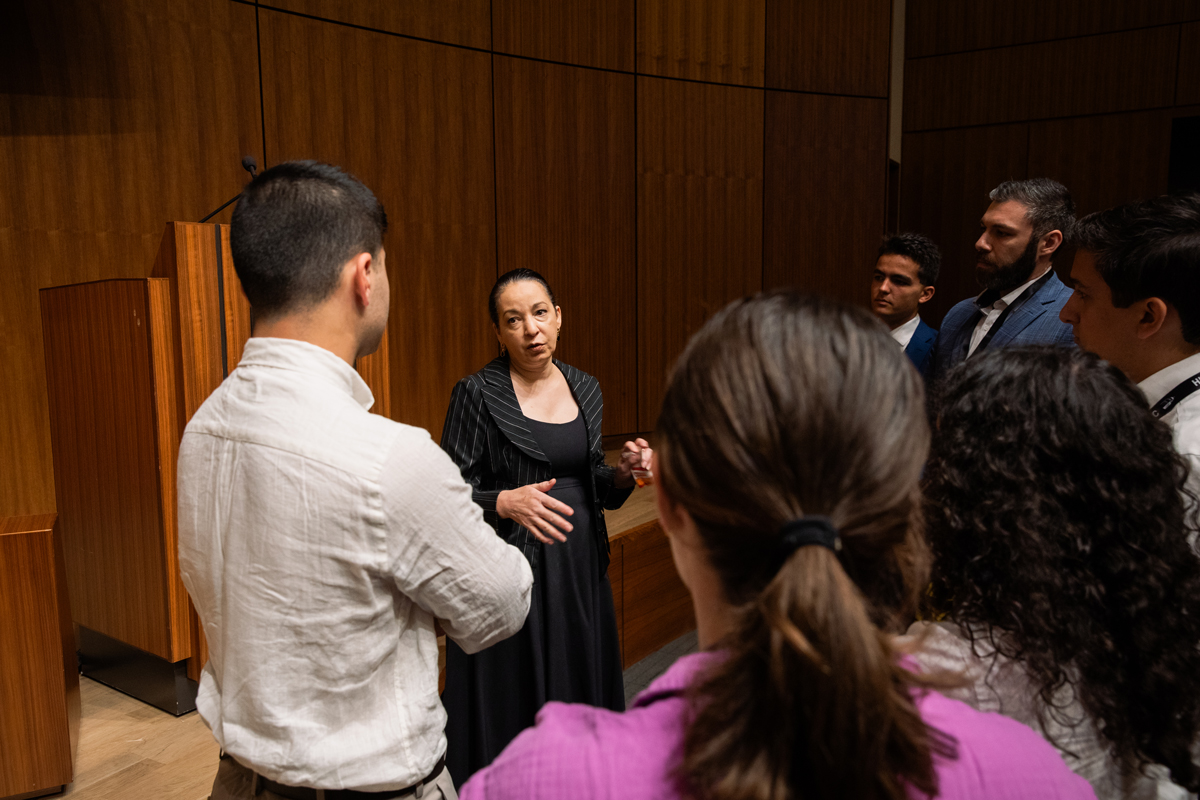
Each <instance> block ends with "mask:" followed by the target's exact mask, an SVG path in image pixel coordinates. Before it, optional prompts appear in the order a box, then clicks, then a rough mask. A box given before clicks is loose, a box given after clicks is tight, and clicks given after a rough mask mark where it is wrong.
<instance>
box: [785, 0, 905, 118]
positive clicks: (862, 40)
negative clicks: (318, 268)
mask: <svg viewBox="0 0 1200 800" xmlns="http://www.w3.org/2000/svg"><path fill="white" fill-rule="evenodd" d="M891 38H892V4H891V0H842V1H841V2H837V3H830V2H826V0H771V2H769V3H767V60H766V67H767V88H769V89H792V90H795V91H801V92H822V93H825V94H850V95H867V96H870V97H887V93H888V53H889V52H890V48H891Z"/></svg>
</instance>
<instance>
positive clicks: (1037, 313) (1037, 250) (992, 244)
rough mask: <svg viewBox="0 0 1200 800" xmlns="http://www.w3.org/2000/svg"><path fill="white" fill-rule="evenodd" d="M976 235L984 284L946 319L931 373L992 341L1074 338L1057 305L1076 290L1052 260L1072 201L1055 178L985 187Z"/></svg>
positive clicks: (1070, 217)
mask: <svg viewBox="0 0 1200 800" xmlns="http://www.w3.org/2000/svg"><path fill="white" fill-rule="evenodd" d="M988 196H989V198H990V199H991V201H992V202H991V205H989V206H988V209H987V211H986V212H985V213H984V215H983V219H982V220H980V226H981V227H982V228H983V231H982V233H981V234H980V236H979V239H978V241H976V242H975V252H976V261H975V276H976V278H977V279H978V281H979V283H980V284H981V285H982V286H983V288H984V291H983V293H982V294H980V295H979V296H978V297H975V298H969V299H967V300H963V301H962V302H960V303H958V304H957V305H955V306H954V308H952V309H950V312H949V313H948V314H946V318H945V319H944V320H942V328H941V332H940V333H939V335H938V340H937V344H936V345H935V346H934V349H933V359H932V366H931V369H930V379H931V380H934V381H936V380H937V379H939V378H941V377H942V376H943V375H945V374H946V372H947V371H948V370H950V369H951V368H952V367H954V366H955V365H957V364H959V363H961V362H962V361H964V360H966V359H967V358H969V357H970V356H972V355H974V354H975V353H976V352H979V351H980V350H983V349H985V348H987V347H1015V346H1018V345H1030V344H1059V345H1070V344H1071V342H1072V337H1071V329H1070V328H1069V327H1068V326H1067V325H1064V324H1063V323H1062V322H1061V321H1060V320H1059V318H1058V312H1059V311H1060V310H1061V309H1062V307H1063V304H1064V303H1066V302H1067V298H1068V297H1069V296H1070V294H1071V290H1070V289H1068V288H1067V287H1066V286H1064V285H1063V282H1062V281H1060V280H1059V279H1058V277H1057V276H1056V275H1055V274H1054V270H1053V269H1052V264H1051V261H1052V260H1053V258H1054V254H1055V253H1056V252H1058V251H1059V250H1060V249H1061V247H1062V245H1063V241H1064V240H1065V239H1066V237H1067V235H1068V234H1069V233H1070V231H1071V226H1072V225H1073V223H1074V220H1075V203H1074V202H1073V201H1072V200H1071V193H1070V192H1068V191H1067V189H1066V187H1065V186H1063V185H1062V184H1060V183H1058V182H1057V181H1052V180H1050V179H1048V178H1031V179H1030V180H1025V181H1005V182H1004V183H1002V184H1000V185H999V186H997V187H996V188H995V189H993V190H992V192H991V193H990V194H989V195H988Z"/></svg>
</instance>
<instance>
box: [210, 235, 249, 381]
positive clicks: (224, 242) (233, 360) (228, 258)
mask: <svg viewBox="0 0 1200 800" xmlns="http://www.w3.org/2000/svg"><path fill="white" fill-rule="evenodd" d="M218 227H219V228H220V230H221V262H222V264H223V265H224V270H223V272H224V278H225V280H224V285H225V363H226V364H228V365H229V371H230V372H233V370H235V369H236V368H237V365H238V364H239V363H240V362H241V360H242V351H243V350H245V349H246V342H247V341H248V340H249V339H250V333H251V321H250V319H251V318H250V301H249V300H247V299H246V293H245V292H243V291H242V282H241V281H240V280H238V275H237V268H236V267H235V266H234V263H233V249H232V248H231V247H230V246H229V229H230V226H228V225H219V226H218Z"/></svg>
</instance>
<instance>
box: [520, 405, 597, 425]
mask: <svg viewBox="0 0 1200 800" xmlns="http://www.w3.org/2000/svg"><path fill="white" fill-rule="evenodd" d="M521 416H523V417H525V419H527V420H529V421H530V422H536V423H537V424H538V425H555V426H559V427H561V426H563V425H574V424H575V423H576V422H578V421H579V418H580V417H582V416H583V409H582V408H580V407H579V406H578V405H577V406H575V416H574V417H572V418H571V419H569V420H568V421H566V422H546V421H545V420H541V419H534V418H533V417H531V416H529V415H528V414H526V413H525V412H524V411H522V412H521Z"/></svg>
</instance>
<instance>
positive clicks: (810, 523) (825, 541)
mask: <svg viewBox="0 0 1200 800" xmlns="http://www.w3.org/2000/svg"><path fill="white" fill-rule="evenodd" d="M810 544H816V545H820V546H821V547H826V548H828V549H829V550H830V551H831V552H832V553H834V554H835V555H840V554H841V552H842V538H841V537H840V536H838V532H837V528H835V527H833V520H831V519H829V517H822V516H819V515H816V514H813V515H809V516H804V517H799V518H797V519H794V520H792V521H791V522H785V523H783V526H782V527H781V528H780V529H779V545H778V548H779V556H780V564H781V565H782V563H783V562H784V561H787V560H788V558H790V557H791V555H792V553H794V552H796V551H797V550H799V549H800V548H801V547H807V546H808V545H810Z"/></svg>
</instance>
